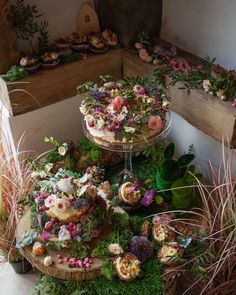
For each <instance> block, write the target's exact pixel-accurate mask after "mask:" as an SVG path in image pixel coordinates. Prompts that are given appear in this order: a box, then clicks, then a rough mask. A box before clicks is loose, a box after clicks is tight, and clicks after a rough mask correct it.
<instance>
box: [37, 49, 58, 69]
mask: <svg viewBox="0 0 236 295" xmlns="http://www.w3.org/2000/svg"><path fill="white" fill-rule="evenodd" d="M59 63H60V55H59V54H58V53H57V52H46V53H44V55H42V56H41V65H42V67H43V68H54V67H56V66H58V65H59Z"/></svg>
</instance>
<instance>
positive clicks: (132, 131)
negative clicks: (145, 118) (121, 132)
mask: <svg viewBox="0 0 236 295" xmlns="http://www.w3.org/2000/svg"><path fill="white" fill-rule="evenodd" d="M124 129H125V132H128V133H131V134H134V133H135V131H136V130H135V128H134V127H128V126H124Z"/></svg>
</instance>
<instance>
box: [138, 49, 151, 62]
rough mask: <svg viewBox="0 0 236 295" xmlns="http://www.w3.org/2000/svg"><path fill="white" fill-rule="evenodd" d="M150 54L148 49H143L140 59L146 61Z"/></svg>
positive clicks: (140, 51)
mask: <svg viewBox="0 0 236 295" xmlns="http://www.w3.org/2000/svg"><path fill="white" fill-rule="evenodd" d="M148 56H149V55H148V52H147V50H146V49H144V48H142V49H140V50H139V57H140V58H141V60H144V61H146V59H147V58H148Z"/></svg>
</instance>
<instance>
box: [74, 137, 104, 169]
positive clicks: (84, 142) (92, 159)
mask: <svg viewBox="0 0 236 295" xmlns="http://www.w3.org/2000/svg"><path fill="white" fill-rule="evenodd" d="M78 148H79V151H80V153H81V155H82V156H83V157H85V158H87V159H88V165H90V164H93V163H98V162H99V161H101V159H102V150H101V149H100V148H99V147H98V146H97V145H95V144H94V143H92V142H91V141H89V140H88V139H87V138H83V139H81V140H80V141H79V143H78Z"/></svg>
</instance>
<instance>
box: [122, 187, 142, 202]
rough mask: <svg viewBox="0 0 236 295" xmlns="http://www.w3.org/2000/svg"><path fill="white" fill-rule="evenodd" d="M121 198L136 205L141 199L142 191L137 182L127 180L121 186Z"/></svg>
mask: <svg viewBox="0 0 236 295" xmlns="http://www.w3.org/2000/svg"><path fill="white" fill-rule="evenodd" d="M119 198H120V200H121V201H123V202H124V203H126V204H129V205H136V204H137V203H138V202H139V201H140V199H141V191H140V190H139V187H138V185H137V184H136V183H132V182H125V183H123V184H122V185H121V186H120V188H119Z"/></svg>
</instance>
